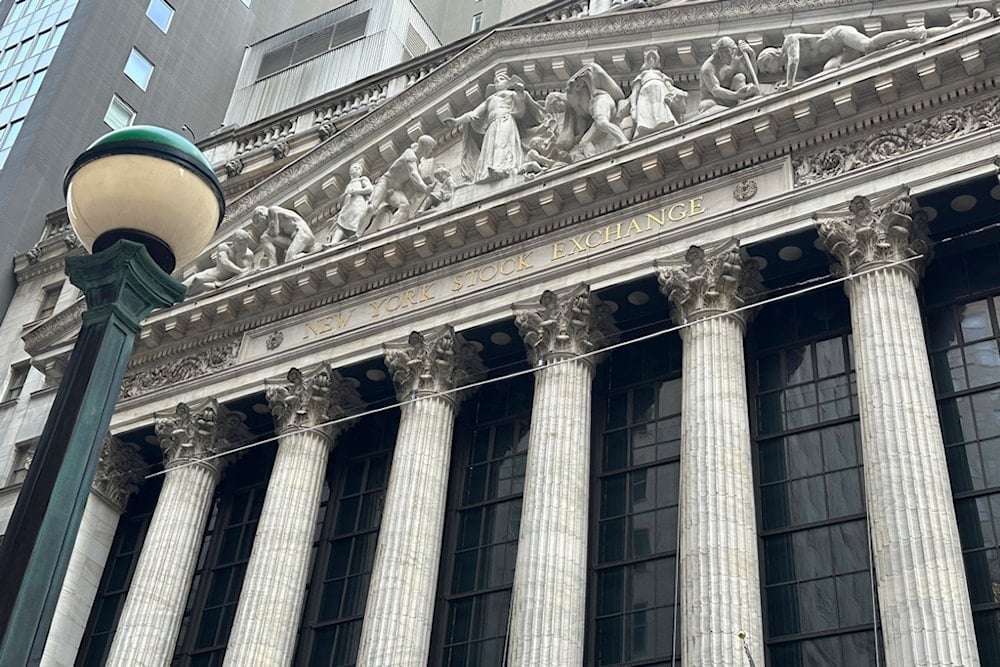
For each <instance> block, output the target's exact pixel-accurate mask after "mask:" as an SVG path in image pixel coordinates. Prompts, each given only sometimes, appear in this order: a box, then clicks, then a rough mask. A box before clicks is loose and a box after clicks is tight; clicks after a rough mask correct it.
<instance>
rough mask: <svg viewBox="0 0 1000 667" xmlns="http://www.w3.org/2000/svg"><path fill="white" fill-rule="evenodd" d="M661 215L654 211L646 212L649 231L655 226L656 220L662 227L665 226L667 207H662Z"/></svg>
mask: <svg viewBox="0 0 1000 667" xmlns="http://www.w3.org/2000/svg"><path fill="white" fill-rule="evenodd" d="M660 216H661V217H659V218H657V217H656V216H655V215H653V214H652V213H647V214H646V230H647V231H648V230H650V229H652V228H653V223H654V222H655V223H656V224H658V225H659V226H660V227H662V226H663V223H664V222H665V218H666V210H665V209H660Z"/></svg>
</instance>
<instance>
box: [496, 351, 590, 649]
mask: <svg viewBox="0 0 1000 667" xmlns="http://www.w3.org/2000/svg"><path fill="white" fill-rule="evenodd" d="M552 361H556V363H554V364H552V365H546V366H543V367H542V368H540V369H539V370H538V371H536V373H535V397H534V401H533V403H532V410H531V433H530V435H529V438H528V463H527V468H526V470H525V475H524V499H523V501H522V509H521V532H520V534H519V536H518V543H517V567H516V569H515V571H514V591H513V595H512V599H511V628H510V664H511V665H523V666H525V667H527V666H529V665H567V666H569V665H581V664H583V647H584V632H585V629H586V624H585V613H586V599H587V516H588V512H587V507H588V498H589V486H590V448H589V447H587V444H586V443H589V442H590V412H591V384H592V382H593V377H594V366H593V363H592V362H591V361H590V360H587V359H569V360H563V361H562V362H561V363H559V360H558V359H554V360H552Z"/></svg>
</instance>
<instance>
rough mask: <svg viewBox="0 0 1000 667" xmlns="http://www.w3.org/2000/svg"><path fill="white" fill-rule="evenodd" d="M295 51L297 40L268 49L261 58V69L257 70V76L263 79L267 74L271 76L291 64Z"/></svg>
mask: <svg viewBox="0 0 1000 667" xmlns="http://www.w3.org/2000/svg"><path fill="white" fill-rule="evenodd" d="M294 52H295V42H292V43H291V44H285V45H284V46H279V47H278V48H276V49H272V50H270V51H267V52H266V53H265V54H264V55H263V56H262V57H261V59H260V69H258V70H257V78H258V79H263V78H264V77H265V76H270V75H272V74H274V73H275V72H278V71H280V70H283V69H285V68H286V67H288V66H289V65H291V64H292V54H293V53H294Z"/></svg>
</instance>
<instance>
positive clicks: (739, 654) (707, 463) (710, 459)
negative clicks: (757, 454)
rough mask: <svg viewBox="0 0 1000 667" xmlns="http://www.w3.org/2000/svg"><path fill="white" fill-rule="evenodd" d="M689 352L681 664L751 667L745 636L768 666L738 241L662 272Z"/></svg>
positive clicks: (691, 253) (755, 278) (751, 280)
mask: <svg viewBox="0 0 1000 667" xmlns="http://www.w3.org/2000/svg"><path fill="white" fill-rule="evenodd" d="M657 270H658V274H659V280H660V289H661V290H662V291H663V293H664V294H665V295H666V296H667V298H668V299H669V300H670V304H671V317H672V318H673V320H674V322H675V323H676V324H686V325H687V326H686V327H684V328H683V329H681V340H682V341H683V344H684V362H683V375H682V376H681V378H682V380H681V381H682V395H683V398H682V405H681V470H680V506H679V510H678V511H679V514H680V516H679V524H680V531H681V533H680V554H679V556H680V566H681V567H680V586H681V591H680V592H681V608H680V613H681V646H680V650H681V655H682V656H683V657H684V662H685V663H686V664H692V665H719V666H720V667H723V666H727V665H728V666H732V667H736V666H737V665H738V666H739V667H744V666H745V665H746V664H747V658H746V653H745V650H744V648H743V643H742V642H741V641H740V633H745V634H746V645H747V650H749V651H750V655H752V656H753V660H754V662H755V663H756V664H758V665H763V664H764V654H763V642H762V640H763V625H762V623H761V607H760V605H761V602H760V576H759V574H758V569H757V563H758V558H757V522H756V516H755V514H754V490H753V473H752V468H751V454H750V423H749V420H748V416H747V415H748V411H747V388H746V370H745V368H744V365H743V364H744V362H743V334H744V333H745V331H746V324H747V313H746V311H741V312H732V311H733V310H734V309H737V308H740V307H742V306H744V305H745V304H746V300H747V299H748V298H749V297H750V296H751V295H752V294H753V293H754V292H756V291H757V288H758V286H759V282H760V279H759V273H758V271H757V267H756V264H754V263H753V262H751V261H745V260H744V259H743V257H742V256H741V253H740V249H739V246H738V244H737V242H736V241H735V240H732V241H728V242H725V243H723V244H722V245H720V246H717V247H715V248H710V249H708V251H707V252H706V250H703V249H702V248H699V247H698V246H691V248H690V249H689V250H688V251H687V254H686V255H685V256H684V260H683V261H680V262H673V263H670V262H664V263H661V264H659V265H658V266H657Z"/></svg>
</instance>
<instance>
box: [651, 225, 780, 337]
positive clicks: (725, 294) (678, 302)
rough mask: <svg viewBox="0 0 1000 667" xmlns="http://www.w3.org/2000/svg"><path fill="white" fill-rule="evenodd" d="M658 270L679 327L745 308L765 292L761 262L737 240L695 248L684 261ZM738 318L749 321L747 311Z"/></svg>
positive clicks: (663, 264) (661, 265) (686, 255)
mask: <svg viewBox="0 0 1000 667" xmlns="http://www.w3.org/2000/svg"><path fill="white" fill-rule="evenodd" d="M656 270H657V277H658V278H659V281H660V291H661V292H663V294H664V295H666V297H667V299H669V300H670V309H671V317H672V318H673V320H674V322H676V323H677V324H685V323H687V322H691V321H694V320H697V319H700V318H702V317H706V316H709V315H714V314H718V313H724V312H729V311H733V310H736V309H738V308H742V307H743V306H745V305H746V304H747V302H748V301H749V300H750V299H751V298H752V297H753V296H754V295H755V294H757V293H759V292H760V291H762V289H763V288H762V286H761V282H760V270H759V269H758V267H757V262H755V261H754V260H752V259H750V258H748V257H746V255H745V253H744V252H743V251H741V250H740V246H739V242H738V241H736V239H730V240H728V241H726V242H724V243H722V244H721V245H717V246H714V247H709V248H702V247H700V246H694V245H693V246H691V247H690V248H689V249H688V251H687V253H685V255H684V260H683V261H677V262H662V263H657V267H656ZM736 316H737V317H739V318H740V320H741V321H742V322H744V323H745V322H746V321H747V314H746V311H741V312H740V313H738V314H736Z"/></svg>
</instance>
